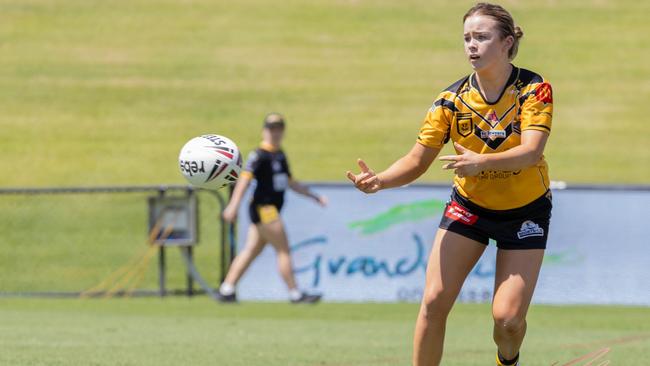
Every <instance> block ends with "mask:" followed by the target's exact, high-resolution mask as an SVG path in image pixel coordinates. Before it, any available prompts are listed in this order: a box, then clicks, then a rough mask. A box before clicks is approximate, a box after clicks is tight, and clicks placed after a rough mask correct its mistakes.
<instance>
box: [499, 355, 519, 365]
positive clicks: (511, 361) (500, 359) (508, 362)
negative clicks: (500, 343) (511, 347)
mask: <svg viewBox="0 0 650 366" xmlns="http://www.w3.org/2000/svg"><path fill="white" fill-rule="evenodd" d="M497 355H499V362H501V363H502V364H504V365H514V364H516V363H517V361H519V352H517V355H516V356H515V357H514V358H513V359H512V360H506V359H505V358H504V357H503V356H501V353H499V352H497Z"/></svg>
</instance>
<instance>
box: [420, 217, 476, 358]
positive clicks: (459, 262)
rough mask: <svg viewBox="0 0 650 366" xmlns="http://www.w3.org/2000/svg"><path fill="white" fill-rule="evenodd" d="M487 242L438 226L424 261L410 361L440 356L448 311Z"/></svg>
mask: <svg viewBox="0 0 650 366" xmlns="http://www.w3.org/2000/svg"><path fill="white" fill-rule="evenodd" d="M485 248H486V245H485V244H482V243H479V242H477V241H475V240H472V239H469V238H466V237H464V236H461V235H459V234H456V233H453V232H450V231H446V230H444V229H439V230H438V232H437V234H436V238H435V241H434V243H433V249H432V250H431V255H430V256H429V263H428V265H427V275H426V285H425V289H424V296H423V298H422V305H421V306H420V313H419V314H418V319H417V322H416V324H415V336H414V340H413V365H414V366H435V365H438V364H439V363H440V359H441V358H442V348H443V341H444V338H445V325H446V322H447V315H448V314H449V311H450V310H451V307H452V306H453V304H454V301H455V300H456V297H457V296H458V293H459V292H460V289H461V287H462V285H463V282H464V281H465V278H466V277H467V275H468V274H469V272H470V271H471V270H472V268H473V267H474V265H475V264H476V262H477V261H478V259H479V258H480V257H481V254H483V251H485Z"/></svg>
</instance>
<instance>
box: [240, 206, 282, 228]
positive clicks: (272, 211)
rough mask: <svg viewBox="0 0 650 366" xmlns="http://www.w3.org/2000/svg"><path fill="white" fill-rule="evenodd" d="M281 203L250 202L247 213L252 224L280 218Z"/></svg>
mask: <svg viewBox="0 0 650 366" xmlns="http://www.w3.org/2000/svg"><path fill="white" fill-rule="evenodd" d="M281 210H282V205H281V204H269V203H267V204H260V203H256V202H251V204H250V205H249V206H248V214H249V215H250V218H251V222H252V223H253V224H268V223H271V222H273V221H276V220H278V219H279V218H280V211H281Z"/></svg>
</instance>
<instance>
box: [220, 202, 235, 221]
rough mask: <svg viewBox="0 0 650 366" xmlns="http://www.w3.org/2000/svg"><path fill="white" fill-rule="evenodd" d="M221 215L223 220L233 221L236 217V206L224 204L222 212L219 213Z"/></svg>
mask: <svg viewBox="0 0 650 366" xmlns="http://www.w3.org/2000/svg"><path fill="white" fill-rule="evenodd" d="M221 217H223V219H224V221H226V222H228V223H233V222H235V220H236V219H237V207H233V206H231V205H228V206H226V208H225V209H224V210H223V213H222V214H221Z"/></svg>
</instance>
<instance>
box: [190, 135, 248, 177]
mask: <svg viewBox="0 0 650 366" xmlns="http://www.w3.org/2000/svg"><path fill="white" fill-rule="evenodd" d="M178 163H179V169H180V171H181V174H183V176H184V177H185V179H187V181H188V182H190V184H192V185H193V186H196V187H200V188H207V189H219V188H222V187H225V186H227V185H231V184H233V183H235V182H236V181H237V179H238V178H239V173H240V172H241V165H242V158H241V154H240V153H239V148H237V145H236V144H235V143H234V142H233V141H232V140H231V139H229V138H227V137H224V136H219V135H202V136H199V137H195V138H193V139H191V140H190V141H188V142H187V143H186V144H185V146H183V148H182V149H181V153H180V154H179V155H178Z"/></svg>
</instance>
